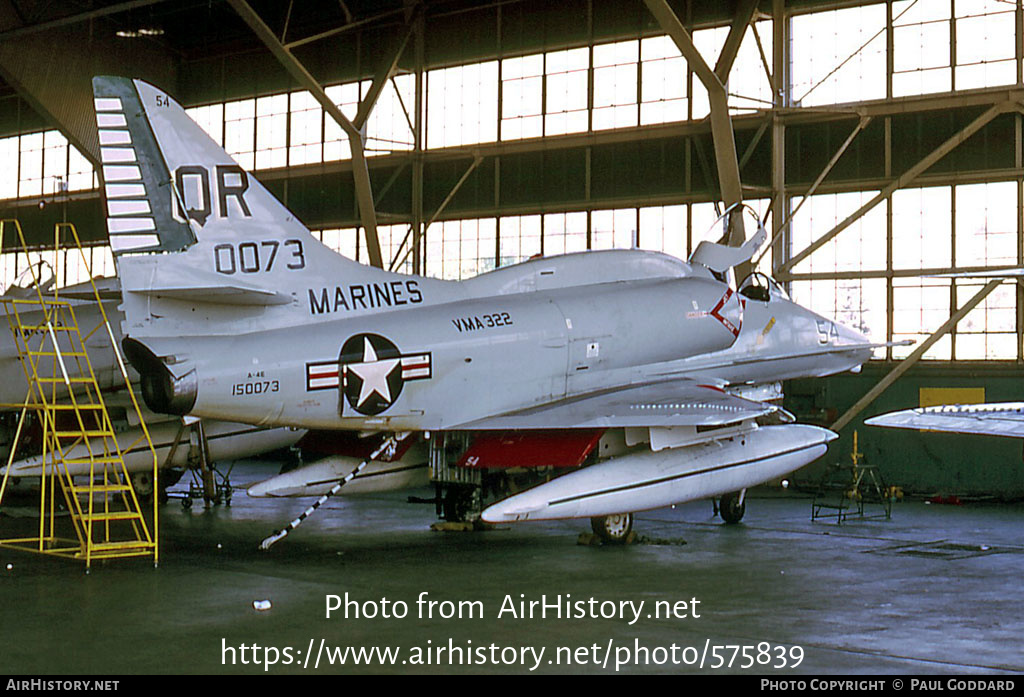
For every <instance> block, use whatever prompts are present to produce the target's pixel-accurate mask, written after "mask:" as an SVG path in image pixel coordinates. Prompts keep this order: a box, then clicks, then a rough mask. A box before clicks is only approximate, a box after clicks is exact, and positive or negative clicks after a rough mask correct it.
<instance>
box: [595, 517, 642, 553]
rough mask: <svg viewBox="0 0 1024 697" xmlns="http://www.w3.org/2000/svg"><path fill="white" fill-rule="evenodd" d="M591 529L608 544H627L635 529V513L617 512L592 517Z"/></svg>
mask: <svg viewBox="0 0 1024 697" xmlns="http://www.w3.org/2000/svg"><path fill="white" fill-rule="evenodd" d="M590 529H591V530H593V531H594V534H595V535H597V536H598V537H600V538H601V540H602V541H603V542H606V543H607V544H613V545H622V544H625V543H626V540H627V539H628V538H629V533H631V532H632V531H633V514H632V513H617V514H615V515H604V516H597V517H596V518H591V519H590Z"/></svg>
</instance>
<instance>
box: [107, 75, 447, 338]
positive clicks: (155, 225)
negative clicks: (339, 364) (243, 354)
mask: <svg viewBox="0 0 1024 697" xmlns="http://www.w3.org/2000/svg"><path fill="white" fill-rule="evenodd" d="M93 92H94V96H95V107H96V124H97V127H98V129H99V141H100V146H101V157H102V161H103V168H102V179H103V189H104V193H105V195H106V205H107V229H108V232H109V233H110V244H111V247H112V249H113V252H114V257H115V260H116V262H117V270H118V276H119V277H120V280H121V289H122V292H123V296H124V305H123V308H124V312H125V327H124V330H125V335H126V336H131V337H135V338H139V337H145V336H189V335H210V334H236V333H239V332H247V331H255V330H261V329H272V328H276V327H283V326H294V325H299V324H306V323H309V322H310V321H320V320H329V319H340V318H342V317H351V316H357V315H361V314H372V313H377V312H383V311H389V310H394V309H402V308H403V307H406V306H408V305H415V304H419V303H431V302H445V301H447V300H451V299H453V294H456V295H457V294H458V291H455V290H453V287H454V286H453V284H450V283H447V282H444V281H435V280H431V279H424V278H418V277H411V276H405V275H402V274H395V273H390V272H386V271H383V270H380V269H377V268H373V267H369V266H365V265H363V264H359V263H356V262H355V261H352V260H350V259H346V258H345V257H343V256H341V255H340V254H337V253H336V252H334V251H332V250H330V249H328V248H327V247H325V246H324V245H323V244H321V243H320V242H319V241H318V240H316V239H315V238H313V237H312V235H310V234H309V231H308V230H307V229H306V227H305V226H304V225H303V224H302V223H301V222H300V221H298V220H297V219H296V218H295V216H294V215H292V213H291V212H290V211H289V210H288V209H287V208H285V207H284V206H283V205H281V203H280V202H279V201H278V200H277V199H276V198H274V196H273V195H271V194H270V192H268V191H267V190H266V189H264V188H263V186H262V185H261V184H260V183H259V182H258V181H257V180H256V179H255V178H254V177H252V176H251V175H249V173H247V172H246V171H245V170H244V169H242V168H241V167H240V166H239V165H238V163H237V162H235V161H234V160H233V159H232V158H231V156H230V155H228V154H227V153H226V152H225V151H224V149H223V148H222V147H221V146H220V145H218V144H217V143H215V142H214V141H213V139H211V138H210V137H209V135H207V133H206V132H205V131H203V130H202V128H200V127H199V126H198V125H197V124H196V123H195V122H194V121H193V120H192V119H191V118H190V117H189V116H188V114H186V113H185V110H184V109H183V108H182V107H181V105H179V104H178V103H177V102H176V101H174V100H173V99H171V98H170V97H169V96H168V95H167V94H165V93H164V92H162V91H161V90H159V89H157V88H156V87H153V86H152V85H149V84H147V83H145V82H142V81H139V80H131V79H128V78H122V77H96V78H93ZM428 289H429V290H428Z"/></svg>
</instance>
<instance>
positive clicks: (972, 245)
mask: <svg viewBox="0 0 1024 697" xmlns="http://www.w3.org/2000/svg"><path fill="white" fill-rule="evenodd" d="M954 192H955V198H954V203H955V207H956V216H955V225H956V227H955V235H956V264H955V266H957V267H959V268H967V267H980V266H1014V265H1016V263H1017V206H1016V205H1014V202H1016V200H1017V182H1012V181H1011V182H992V183H989V184H966V185H959V186H956V187H954Z"/></svg>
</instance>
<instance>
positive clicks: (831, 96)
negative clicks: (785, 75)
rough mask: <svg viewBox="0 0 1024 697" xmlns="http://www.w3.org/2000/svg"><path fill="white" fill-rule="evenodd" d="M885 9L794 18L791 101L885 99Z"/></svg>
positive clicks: (853, 9)
mask: <svg viewBox="0 0 1024 697" xmlns="http://www.w3.org/2000/svg"><path fill="white" fill-rule="evenodd" d="M885 11H886V8H885V5H884V4H877V5H869V6H866V7H850V8H846V9H841V10H831V11H828V12H814V13H810V14H804V15H796V16H794V17H793V19H792V23H791V25H790V26H791V32H790V37H791V38H790V51H791V56H792V59H791V60H792V63H791V82H792V93H793V101H794V103H796V104H801V105H803V106H814V105H819V104H839V103H844V102H858V101H862V100H866V99H881V98H883V97H885V82H886V80H885V72H886V66H885V63H886V51H885V41H886V37H885V33H886V17H885Z"/></svg>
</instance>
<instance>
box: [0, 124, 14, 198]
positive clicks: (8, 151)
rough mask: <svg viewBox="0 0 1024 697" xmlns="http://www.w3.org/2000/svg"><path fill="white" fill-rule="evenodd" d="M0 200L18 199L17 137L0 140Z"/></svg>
mask: <svg viewBox="0 0 1024 697" xmlns="http://www.w3.org/2000/svg"><path fill="white" fill-rule="evenodd" d="M0 162H3V163H5V166H4V167H0V198H17V197H18V136H13V137H11V138H0Z"/></svg>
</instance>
